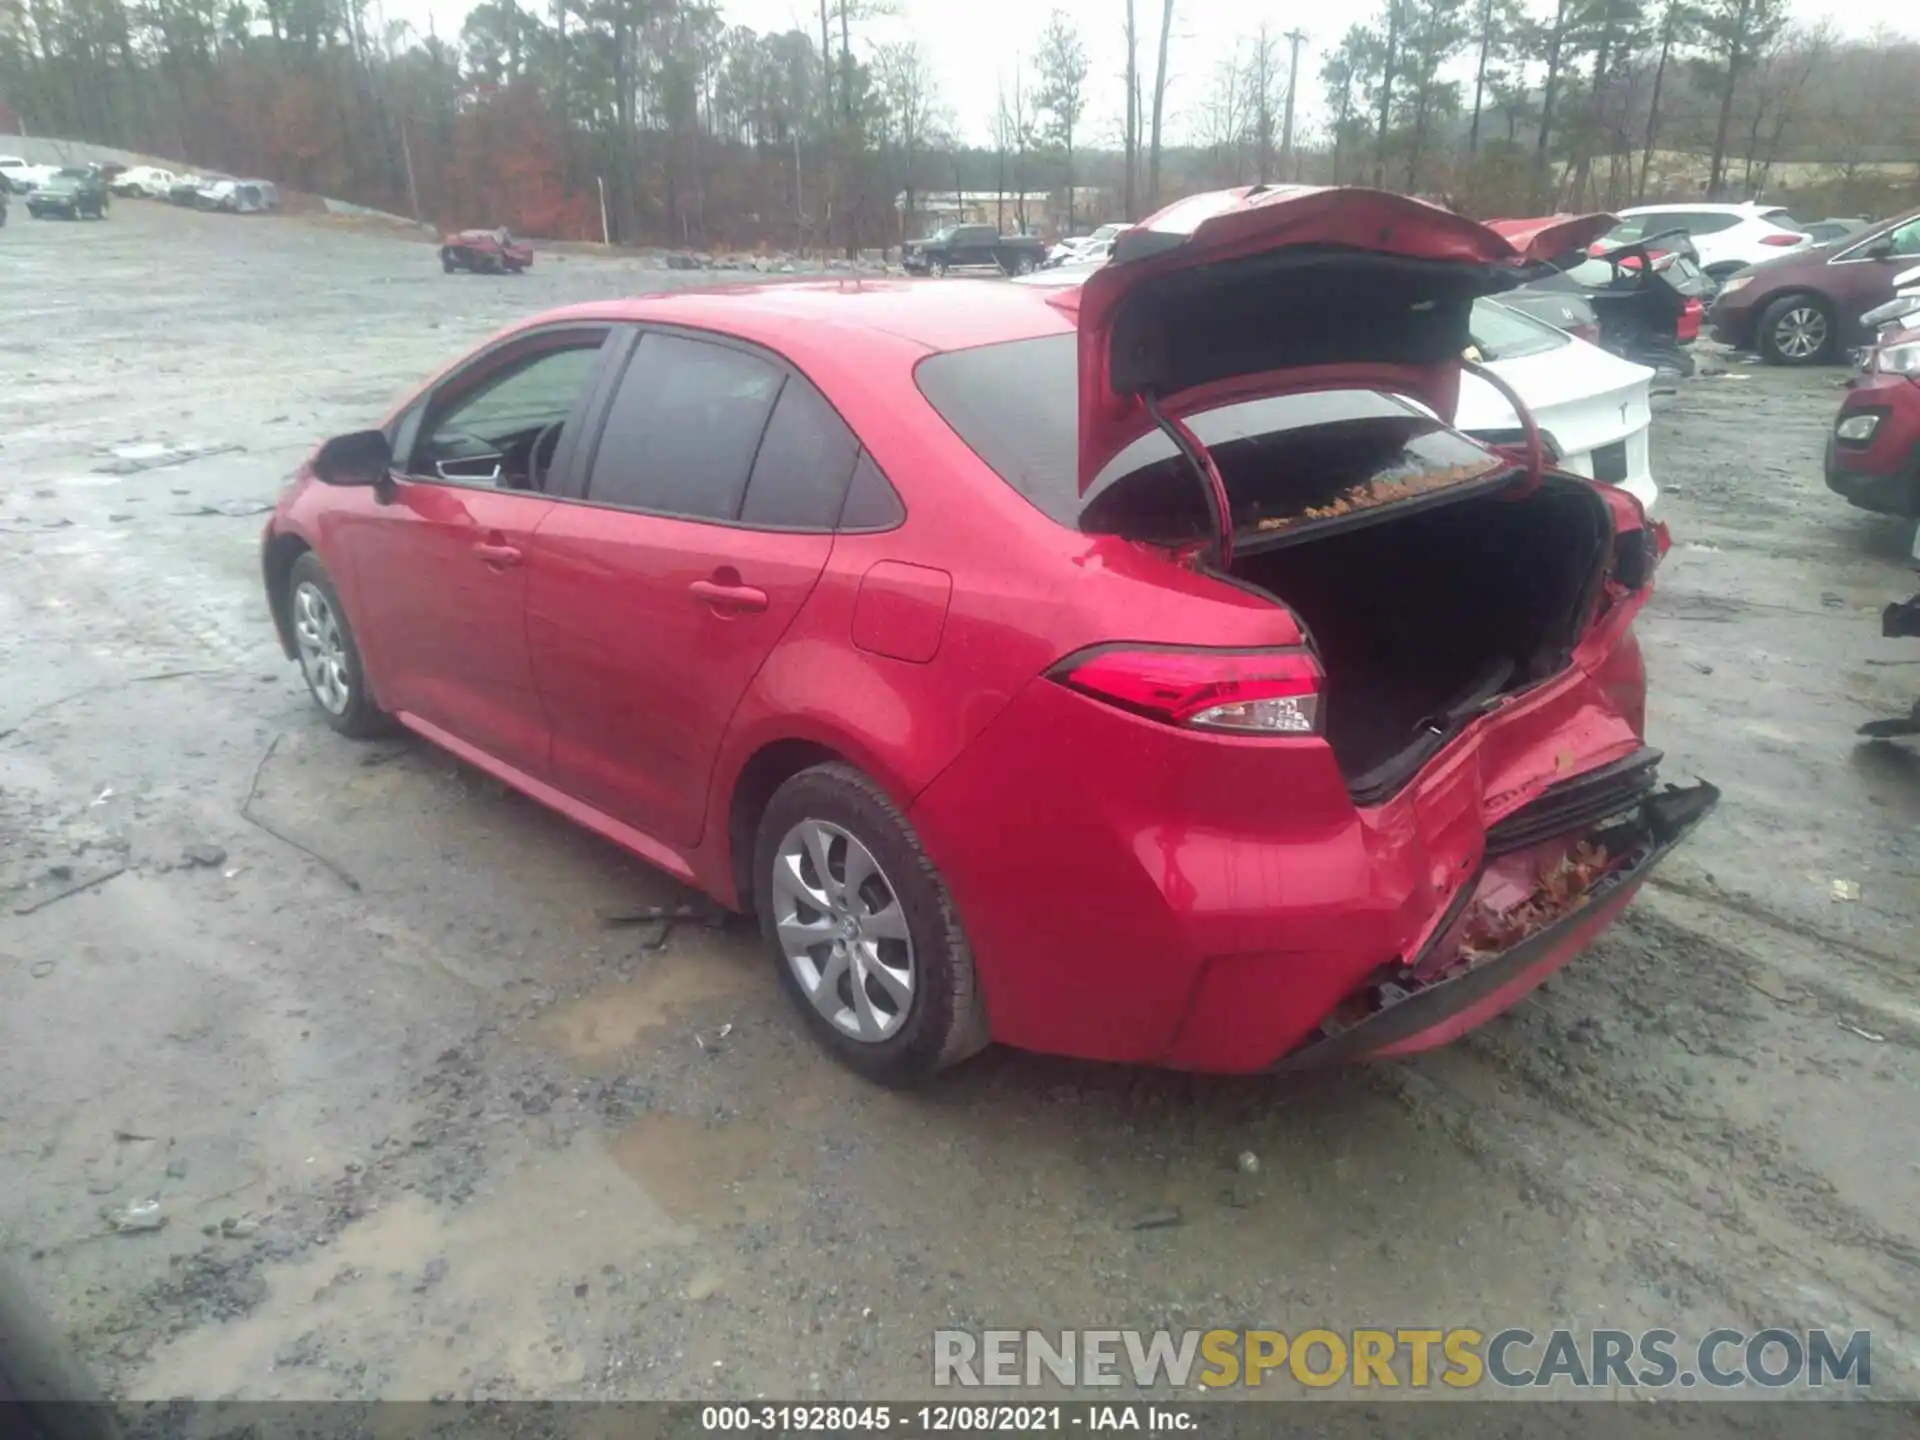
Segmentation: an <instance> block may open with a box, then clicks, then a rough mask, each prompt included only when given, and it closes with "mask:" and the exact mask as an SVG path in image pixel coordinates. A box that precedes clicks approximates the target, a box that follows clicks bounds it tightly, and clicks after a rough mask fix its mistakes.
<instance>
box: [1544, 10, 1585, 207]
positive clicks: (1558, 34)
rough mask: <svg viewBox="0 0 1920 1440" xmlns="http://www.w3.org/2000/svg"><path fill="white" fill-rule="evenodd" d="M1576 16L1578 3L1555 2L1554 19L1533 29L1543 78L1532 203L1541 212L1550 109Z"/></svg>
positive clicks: (1550, 134) (1556, 95) (1550, 128)
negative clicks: (1542, 63) (1543, 73)
mask: <svg viewBox="0 0 1920 1440" xmlns="http://www.w3.org/2000/svg"><path fill="white" fill-rule="evenodd" d="M1579 14H1580V5H1579V0H1554V10H1553V18H1552V19H1551V20H1549V21H1547V22H1546V23H1545V24H1544V25H1541V26H1538V27H1536V29H1535V36H1534V38H1535V40H1536V42H1537V44H1538V46H1539V48H1540V50H1541V52H1542V53H1541V59H1542V61H1543V62H1544V64H1545V66H1546V75H1545V76H1544V78H1543V79H1542V80H1541V83H1540V131H1539V136H1538V139H1537V142H1536V144H1535V148H1534V175H1533V187H1534V200H1533V203H1534V204H1535V205H1536V206H1539V207H1542V208H1544V207H1545V206H1546V204H1547V200H1548V192H1549V190H1550V188H1551V187H1550V186H1549V185H1548V183H1547V165H1548V161H1549V159H1550V155H1551V144H1552V138H1553V121H1554V110H1553V107H1554V103H1555V102H1556V101H1557V100H1558V99H1559V95H1560V79H1561V74H1562V71H1563V69H1564V67H1565V65H1566V60H1567V54H1568V45H1567V39H1568V36H1569V35H1570V34H1571V33H1572V30H1573V27H1574V24H1575V22H1576V20H1577V19H1578V18H1579Z"/></svg>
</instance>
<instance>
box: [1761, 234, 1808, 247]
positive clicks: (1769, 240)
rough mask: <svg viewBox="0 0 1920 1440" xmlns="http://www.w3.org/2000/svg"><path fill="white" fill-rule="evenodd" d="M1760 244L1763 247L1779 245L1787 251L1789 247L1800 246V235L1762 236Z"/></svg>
mask: <svg viewBox="0 0 1920 1440" xmlns="http://www.w3.org/2000/svg"><path fill="white" fill-rule="evenodd" d="M1760 243H1761V244H1762V245H1778V246H1780V247H1781V248H1782V249H1785V248H1786V247H1787V246H1789V245H1798V244H1799V243H1800V236H1798V235H1762V236H1761V237H1760Z"/></svg>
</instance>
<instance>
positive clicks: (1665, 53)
mask: <svg viewBox="0 0 1920 1440" xmlns="http://www.w3.org/2000/svg"><path fill="white" fill-rule="evenodd" d="M1695 18H1696V17H1695V9H1694V0H1666V4H1665V6H1664V8H1663V9H1662V10H1661V12H1660V20H1659V32H1658V33H1659V37H1660V50H1659V58H1658V59H1657V60H1655V61H1654V64H1653V94H1652V96H1651V97H1649V99H1648V101H1647V138H1646V143H1645V144H1644V145H1642V147H1641V150H1640V183H1639V185H1638V186H1637V187H1636V189H1635V191H1634V198H1635V199H1636V200H1645V199H1646V198H1647V176H1648V174H1649V173H1650V172H1651V171H1652V169H1653V147H1654V144H1655V142H1656V141H1657V140H1658V139H1659V136H1660V92H1661V91H1662V90H1663V89H1664V88H1665V87H1666V83H1667V66H1668V64H1669V63H1670V62H1671V61H1672V59H1673V52H1674V50H1675V49H1676V48H1677V47H1680V46H1684V45H1689V44H1691V43H1692V41H1693V34H1694V22H1695Z"/></svg>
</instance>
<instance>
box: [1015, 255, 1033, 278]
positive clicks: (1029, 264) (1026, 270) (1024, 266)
mask: <svg viewBox="0 0 1920 1440" xmlns="http://www.w3.org/2000/svg"><path fill="white" fill-rule="evenodd" d="M1013 273H1014V274H1016V275H1031V274H1032V273H1033V257H1032V256H1031V255H1017V256H1015V257H1014V261H1013Z"/></svg>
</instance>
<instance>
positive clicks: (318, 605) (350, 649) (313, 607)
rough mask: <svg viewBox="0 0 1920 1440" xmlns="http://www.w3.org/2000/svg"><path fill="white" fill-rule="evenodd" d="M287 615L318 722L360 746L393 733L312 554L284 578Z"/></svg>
mask: <svg viewBox="0 0 1920 1440" xmlns="http://www.w3.org/2000/svg"><path fill="white" fill-rule="evenodd" d="M287 614H288V615H289V616H290V617H291V619H292V621H293V645H294V650H295V652H296V653H297V655H298V657H299V660H300V673H301V675H302V676H303V677H304V678H305V679H306V682H307V693H308V694H310V695H312V696H313V703H314V704H315V705H317V706H318V707H319V708H320V715H321V718H322V719H324V720H325V721H326V722H327V724H329V725H331V726H332V727H333V728H334V729H335V730H338V731H339V732H340V733H341V734H342V735H349V736H352V737H353V738H354V739H356V740H364V739H367V738H369V737H371V736H374V735H379V734H381V733H383V732H384V731H386V730H388V729H389V728H391V724H392V722H391V721H390V720H389V719H388V717H387V715H386V714H385V713H384V712H383V711H382V710H381V709H380V707H379V706H378V705H376V704H374V703H373V697H372V695H371V694H370V693H369V692H368V690H367V678H366V670H365V669H364V667H363V666H362V665H361V663H360V646H359V644H358V643H357V642H356V641H355V640H354V638H353V627H352V626H351V625H349V624H348V623H347V612H346V611H345V609H343V608H342V606H341V604H340V595H339V592H338V591H336V590H335V589H334V588H333V580H332V578H331V577H330V576H329V575H328V574H327V568H326V566H324V565H322V564H321V563H320V557H319V556H318V555H315V554H314V553H313V552H312V551H311V550H309V551H307V553H306V554H304V555H302V556H301V557H300V558H299V559H298V560H296V561H294V562H293V568H292V569H291V570H290V571H288V573H287Z"/></svg>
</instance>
